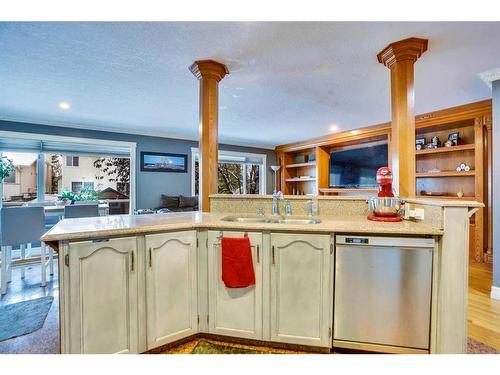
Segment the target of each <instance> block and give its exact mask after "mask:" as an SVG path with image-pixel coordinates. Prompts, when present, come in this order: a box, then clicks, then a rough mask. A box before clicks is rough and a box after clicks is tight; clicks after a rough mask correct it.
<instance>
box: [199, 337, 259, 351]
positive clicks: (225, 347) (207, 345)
mask: <svg viewBox="0 0 500 375" xmlns="http://www.w3.org/2000/svg"><path fill="white" fill-rule="evenodd" d="M191 354H269V352H264V351H260V350H255V349H248V348H245V347H242V346H234V345H229V344H216V343H214V342H210V341H206V340H200V341H199V342H198V344H196V346H195V347H194V348H193V350H191Z"/></svg>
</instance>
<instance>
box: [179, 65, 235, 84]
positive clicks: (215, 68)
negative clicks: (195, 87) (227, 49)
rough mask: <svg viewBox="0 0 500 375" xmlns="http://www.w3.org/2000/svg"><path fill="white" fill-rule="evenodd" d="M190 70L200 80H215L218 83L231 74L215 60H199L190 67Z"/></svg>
mask: <svg viewBox="0 0 500 375" xmlns="http://www.w3.org/2000/svg"><path fill="white" fill-rule="evenodd" d="M189 70H190V71H191V73H193V74H194V75H195V77H196V78H198V79H202V78H215V79H216V80H217V82H219V81H221V80H222V78H224V77H225V76H226V75H227V74H229V70H228V69H227V66H226V65H224V64H223V63H220V62H217V61H214V60H197V61H195V62H194V63H193V64H192V65H191V66H190V67H189Z"/></svg>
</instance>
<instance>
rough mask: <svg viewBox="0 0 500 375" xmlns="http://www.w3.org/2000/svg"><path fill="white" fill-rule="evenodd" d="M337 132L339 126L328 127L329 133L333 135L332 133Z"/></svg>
mask: <svg viewBox="0 0 500 375" xmlns="http://www.w3.org/2000/svg"><path fill="white" fill-rule="evenodd" d="M338 130H339V126H338V125H336V124H333V125H330V131H331V132H332V133H334V132H336V131H338Z"/></svg>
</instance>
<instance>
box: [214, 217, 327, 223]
mask: <svg viewBox="0 0 500 375" xmlns="http://www.w3.org/2000/svg"><path fill="white" fill-rule="evenodd" d="M221 220H222V221H232V222H238V223H275V224H276V223H277V224H298V225H301V224H319V223H321V220H319V219H315V218H300V217H295V218H294V217H281V216H280V217H272V218H268V217H263V216H226V217H223V218H222V219H221Z"/></svg>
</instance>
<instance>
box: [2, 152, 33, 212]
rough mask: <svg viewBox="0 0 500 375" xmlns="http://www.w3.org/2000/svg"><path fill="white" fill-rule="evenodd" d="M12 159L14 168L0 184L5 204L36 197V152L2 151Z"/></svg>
mask: <svg viewBox="0 0 500 375" xmlns="http://www.w3.org/2000/svg"><path fill="white" fill-rule="evenodd" d="M3 156H5V157H6V158H7V159H9V160H12V163H13V164H14V170H13V171H12V173H11V174H10V175H9V176H8V177H6V178H5V179H4V181H3V184H2V193H3V201H4V204H5V205H6V206H9V205H16V204H21V203H14V202H23V201H30V200H32V199H36V192H37V156H38V155H37V154H35V153H31V152H3Z"/></svg>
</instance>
